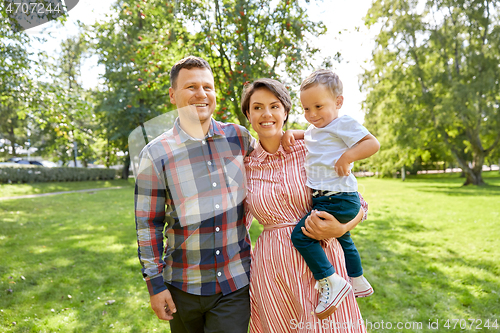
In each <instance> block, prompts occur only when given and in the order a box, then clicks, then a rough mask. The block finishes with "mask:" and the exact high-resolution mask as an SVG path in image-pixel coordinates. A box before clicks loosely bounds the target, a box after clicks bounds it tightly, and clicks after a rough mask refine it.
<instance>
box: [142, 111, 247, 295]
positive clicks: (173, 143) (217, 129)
mask: <svg viewBox="0 0 500 333" xmlns="http://www.w3.org/2000/svg"><path fill="white" fill-rule="evenodd" d="M254 145H255V139H254V138H253V137H252V136H251V135H250V133H249V132H248V131H247V130H246V129H245V128H244V127H241V126H238V125H235V124H224V123H220V122H217V121H215V120H213V119H212V120H211V126H210V129H209V133H208V135H207V137H205V139H204V140H196V139H193V138H192V137H190V136H189V135H188V134H186V133H185V132H184V131H183V130H182V129H181V127H180V126H179V119H177V120H176V122H175V124H174V127H173V128H172V129H171V130H169V131H167V132H165V133H163V134H162V135H160V136H159V137H157V138H156V139H155V140H153V141H152V142H150V143H149V144H148V145H147V146H146V147H144V149H143V150H142V152H141V154H140V157H139V167H138V170H139V171H138V174H137V175H136V184H135V221H136V229H137V242H138V254H139V260H140V262H141V264H142V266H143V269H142V273H143V276H144V279H145V281H146V282H147V285H148V290H149V293H150V295H154V294H157V293H159V292H162V291H163V290H165V289H167V287H166V286H165V284H164V281H166V282H168V283H170V284H171V285H173V286H175V287H177V288H179V289H181V290H183V291H185V292H188V293H190V294H195V295H213V294H216V293H219V292H222V293H223V294H224V295H225V294H228V293H231V292H233V291H236V290H238V289H240V288H242V287H244V286H246V285H248V283H249V278H250V237H249V235H248V230H247V226H245V220H244V208H243V201H244V198H245V194H246V188H245V175H244V169H245V168H244V165H243V158H244V157H245V156H246V155H248V154H249V153H250V152H251V150H253V148H252V147H253V146H254ZM165 226H166V227H167V228H166V229H167V230H166V232H165V236H166V244H165V250H164V235H163V233H164V230H165ZM163 253H164V254H165V256H164V258H162V254H163Z"/></svg>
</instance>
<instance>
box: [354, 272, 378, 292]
mask: <svg viewBox="0 0 500 333" xmlns="http://www.w3.org/2000/svg"><path fill="white" fill-rule="evenodd" d="M351 284H352V289H354V296H356V297H368V296H371V295H373V288H372V286H371V285H370V282H368V280H367V279H365V277H364V276H363V275H361V276H358V277H355V278H351Z"/></svg>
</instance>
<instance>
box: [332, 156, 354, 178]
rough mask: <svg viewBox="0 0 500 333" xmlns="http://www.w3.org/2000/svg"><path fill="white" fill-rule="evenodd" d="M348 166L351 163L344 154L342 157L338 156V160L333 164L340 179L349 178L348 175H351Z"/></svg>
mask: <svg viewBox="0 0 500 333" xmlns="http://www.w3.org/2000/svg"><path fill="white" fill-rule="evenodd" d="M350 164H351V161H349V159H348V158H347V156H346V154H345V153H344V154H342V156H340V158H339V159H338V160H337V163H335V166H334V168H335V172H336V173H337V174H338V175H339V176H340V177H344V176H349V174H350V173H351V170H350Z"/></svg>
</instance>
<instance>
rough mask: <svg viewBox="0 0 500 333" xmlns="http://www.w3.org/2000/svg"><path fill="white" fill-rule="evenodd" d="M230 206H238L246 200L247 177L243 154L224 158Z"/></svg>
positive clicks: (223, 163)
mask: <svg viewBox="0 0 500 333" xmlns="http://www.w3.org/2000/svg"><path fill="white" fill-rule="evenodd" d="M222 165H223V169H224V179H225V181H226V194H227V200H228V201H227V202H228V203H229V206H228V208H233V207H236V206H237V205H239V204H241V203H242V202H243V200H245V196H246V177H245V165H244V164H243V156H241V155H240V156H236V157H234V156H231V157H224V158H222Z"/></svg>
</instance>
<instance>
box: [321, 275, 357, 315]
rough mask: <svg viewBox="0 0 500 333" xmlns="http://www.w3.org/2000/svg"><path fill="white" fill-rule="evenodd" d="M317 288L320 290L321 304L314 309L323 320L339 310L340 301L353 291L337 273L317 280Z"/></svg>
mask: <svg viewBox="0 0 500 333" xmlns="http://www.w3.org/2000/svg"><path fill="white" fill-rule="evenodd" d="M314 288H315V289H317V290H319V292H320V295H319V304H318V306H317V307H316V310H315V311H314V312H315V313H316V316H317V317H318V318H319V319H320V320H323V319H325V318H327V317H328V316H330V315H331V314H332V313H334V312H335V310H337V308H338V307H339V305H340V303H341V302H342V301H343V300H344V298H345V297H346V296H347V295H348V294H349V293H350V292H351V290H352V288H351V286H350V285H349V283H347V281H346V280H344V279H343V278H341V277H340V276H339V275H338V274H337V273H334V274H332V275H330V276H329V277H326V278H324V279H321V280H318V281H316V286H315V287H314Z"/></svg>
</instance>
